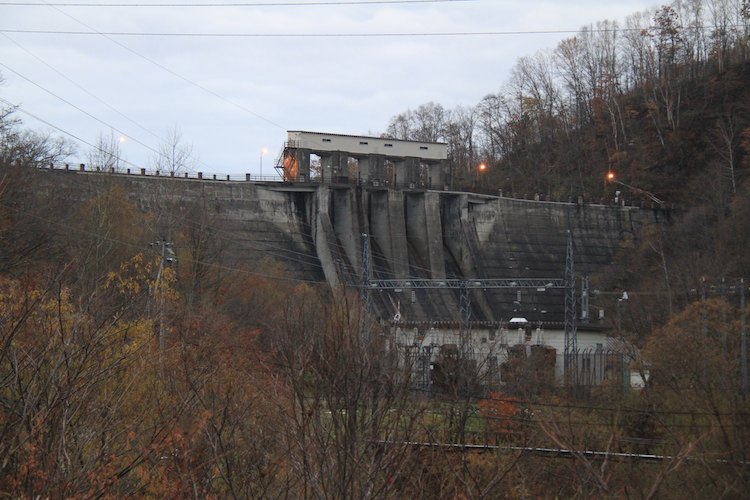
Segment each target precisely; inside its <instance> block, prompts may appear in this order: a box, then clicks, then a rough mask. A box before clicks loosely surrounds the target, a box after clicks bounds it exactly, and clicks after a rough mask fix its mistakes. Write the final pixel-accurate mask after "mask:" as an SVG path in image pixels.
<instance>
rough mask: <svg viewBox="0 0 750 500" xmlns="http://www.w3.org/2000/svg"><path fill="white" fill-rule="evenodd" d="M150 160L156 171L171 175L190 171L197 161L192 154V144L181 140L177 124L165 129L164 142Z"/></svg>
mask: <svg viewBox="0 0 750 500" xmlns="http://www.w3.org/2000/svg"><path fill="white" fill-rule="evenodd" d="M152 161H153V162H154V165H156V169H157V170H158V171H160V172H165V173H169V174H171V175H176V174H180V173H183V172H190V171H192V170H193V169H194V168H195V164H196V162H197V160H196V158H195V157H194V156H193V145H192V144H186V143H184V142H183V139H182V130H180V127H179V125H175V126H174V127H172V128H171V129H169V130H168V131H167V134H166V136H165V138H164V142H162V144H161V146H159V150H158V154H156V155H155V156H154V158H153V160H152Z"/></svg>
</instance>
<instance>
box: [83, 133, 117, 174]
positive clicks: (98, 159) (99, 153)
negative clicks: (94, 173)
mask: <svg viewBox="0 0 750 500" xmlns="http://www.w3.org/2000/svg"><path fill="white" fill-rule="evenodd" d="M120 141H121V137H120V136H117V135H115V132H114V130H110V131H109V135H104V132H99V137H97V138H96V143H95V144H94V146H93V147H92V148H91V149H90V150H89V153H88V162H89V165H91V167H93V168H98V169H99V170H103V171H115V172H116V171H118V170H119V169H120V164H121V162H122V153H121V151H120Z"/></svg>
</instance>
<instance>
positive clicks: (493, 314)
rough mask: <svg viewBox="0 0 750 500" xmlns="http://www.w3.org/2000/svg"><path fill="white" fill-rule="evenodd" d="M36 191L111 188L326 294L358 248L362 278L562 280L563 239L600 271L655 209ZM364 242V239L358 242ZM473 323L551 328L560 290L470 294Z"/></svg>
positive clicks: (168, 222) (453, 298) (120, 180)
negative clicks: (324, 285)
mask: <svg viewBox="0 0 750 500" xmlns="http://www.w3.org/2000/svg"><path fill="white" fill-rule="evenodd" d="M30 178H33V179H34V180H33V182H34V183H36V185H37V187H39V186H46V188H48V189H55V190H58V189H59V190H67V191H68V192H69V193H70V196H72V197H73V198H76V199H80V200H83V199H86V198H87V197H91V196H93V195H95V194H96V193H97V192H101V190H103V189H106V187H107V186H113V185H117V186H119V187H120V188H121V189H122V190H123V191H124V192H125V193H126V195H127V196H128V197H129V198H130V199H131V200H132V201H134V202H135V203H136V204H137V206H138V207H140V208H141V210H143V211H144V212H149V213H151V214H152V215H153V216H154V217H153V219H154V220H155V221H156V222H155V223H154V227H155V233H157V232H161V233H163V234H154V236H155V237H167V236H166V235H168V234H169V233H170V232H171V231H177V230H178V228H181V230H183V231H184V230H185V228H188V229H190V228H193V230H197V229H203V230H205V231H207V232H208V234H210V235H211V237H212V238H214V240H215V243H216V245H217V246H218V247H220V251H221V258H222V263H226V265H228V266H250V267H252V266H254V265H255V266H256V267H257V263H258V262H261V261H262V260H263V259H268V258H271V259H273V260H275V261H276V262H278V264H279V265H280V266H281V267H283V268H284V270H285V273H286V274H287V276H289V277H292V278H294V279H302V280H309V281H327V282H328V283H329V284H330V285H332V286H339V285H347V284H357V283H360V282H361V280H362V256H363V251H362V246H363V241H368V242H369V244H370V249H371V262H372V275H373V277H376V278H380V279H389V278H400V279H405V278H415V277H419V278H431V279H451V278H460V279H464V278H475V279H492V278H506V279H507V278H538V279H545V278H549V279H561V278H563V277H564V273H565V262H566V249H567V240H568V234H569V232H570V234H571V235H572V240H573V248H574V257H575V259H574V260H575V270H576V273H577V275H579V276H584V275H591V274H595V273H597V272H602V271H604V270H606V268H607V266H609V265H610V264H611V262H612V259H613V257H614V255H615V253H616V251H617V250H618V249H619V248H620V245H621V243H622V242H623V241H626V240H629V239H633V238H637V237H638V235H639V234H640V233H641V231H642V229H643V227H644V226H645V225H649V224H654V223H659V222H661V221H662V220H664V218H665V217H666V216H667V215H668V214H667V213H665V212H661V211H653V210H642V209H638V208H633V207H621V206H605V205H591V204H576V203H556V202H544V201H531V200H518V199H510V198H498V197H491V196H480V195H474V194H467V193H458V192H448V191H424V190H393V189H387V188H377V187H366V188H363V187H358V186H348V185H317V184H287V183H251V182H231V181H215V180H199V179H185V178H172V177H164V176H161V177H158V176H144V175H123V174H104V173H82V172H78V171H76V172H73V171H59V170H51V171H41V172H34V173H30ZM363 235H368V237H367V238H364V237H363ZM373 298H374V302H375V304H376V306H377V308H378V310H379V313H380V314H381V316H382V317H384V318H386V317H392V316H393V314H394V313H395V312H396V311H397V310H399V311H400V312H401V317H402V318H403V319H405V320H410V321H435V322H439V321H457V320H459V319H460V316H459V297H458V294H457V293H455V292H452V291H448V290H443V291H434V290H432V291H430V290H423V289H421V290H408V289H401V290H400V291H378V292H374V297H373ZM472 310H473V314H474V317H475V318H476V319H479V320H486V321H501V320H506V321H507V320H508V319H509V318H511V317H513V316H522V317H525V318H527V319H528V320H529V321H544V322H546V323H555V322H561V321H562V320H563V316H564V301H563V294H562V291H561V290H557V291H554V290H544V291H541V290H533V289H518V290H502V291H498V290H486V291H482V290H475V291H473V292H472Z"/></svg>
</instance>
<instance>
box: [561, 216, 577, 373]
mask: <svg viewBox="0 0 750 500" xmlns="http://www.w3.org/2000/svg"><path fill="white" fill-rule="evenodd" d="M577 335H578V332H577V311H576V273H575V260H574V255H573V233H572V232H571V231H570V230H568V251H567V254H566V257H565V352H564V354H563V357H564V359H563V363H564V367H565V379H566V381H567V382H568V383H570V382H571V375H574V374H575V371H576V364H577V363H576V356H577V355H578V352H577V351H578V337H577Z"/></svg>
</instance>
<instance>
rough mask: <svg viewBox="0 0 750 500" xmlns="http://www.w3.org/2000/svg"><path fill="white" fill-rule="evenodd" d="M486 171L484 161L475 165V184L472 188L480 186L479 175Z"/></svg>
mask: <svg viewBox="0 0 750 500" xmlns="http://www.w3.org/2000/svg"><path fill="white" fill-rule="evenodd" d="M486 171H487V164H486V163H480V164H479V165H477V174H476V184H475V186H474V189H480V188H481V186H482V183H481V181H480V179H481V175H482V174H484V173H485V172H486Z"/></svg>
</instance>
